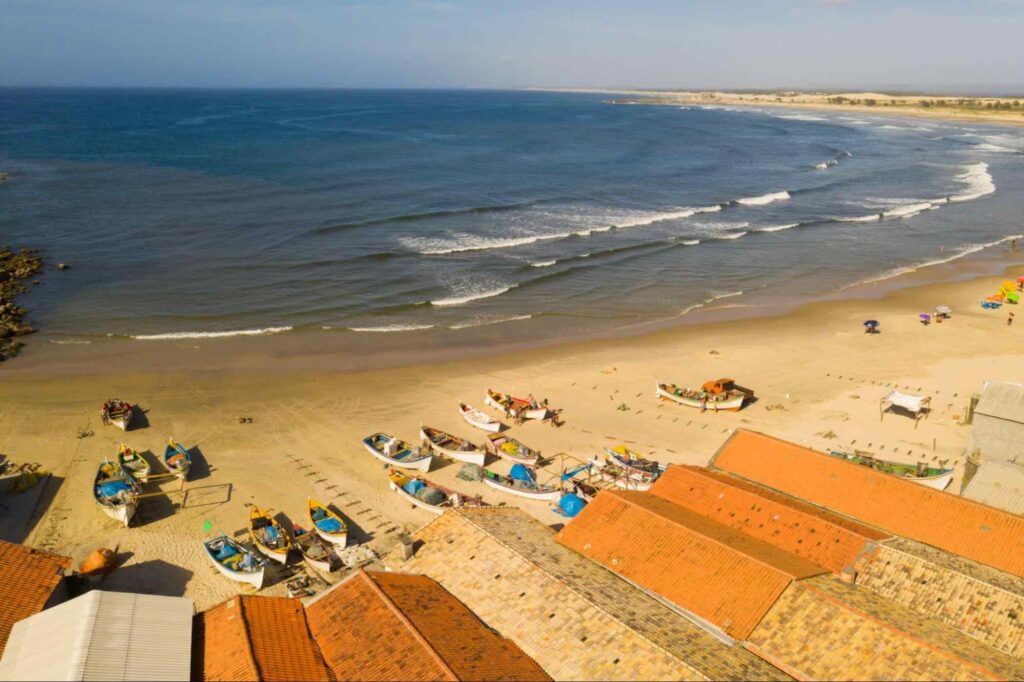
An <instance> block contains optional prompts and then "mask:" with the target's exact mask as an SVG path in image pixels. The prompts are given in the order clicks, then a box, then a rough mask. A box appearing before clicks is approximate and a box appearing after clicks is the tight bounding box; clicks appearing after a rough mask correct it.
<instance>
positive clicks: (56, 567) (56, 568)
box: [0, 540, 71, 654]
mask: <svg viewBox="0 0 1024 682" xmlns="http://www.w3.org/2000/svg"><path fill="white" fill-rule="evenodd" d="M70 564H71V559H70V558H68V557H65V556H60V555H58V554H50V553H49V552H43V551H40V550H38V549H33V548H32V547H26V546H24V545H16V544H14V543H11V542H4V541H3V540H0V607H2V608H0V654H3V652H4V644H5V643H6V642H7V637H8V635H9V634H10V632H11V628H12V627H14V624H15V623H17V622H18V621H19V620H22V619H24V618H28V617H29V616H31V615H32V614H34V613H39V612H40V611H42V610H43V607H44V606H45V605H46V602H47V601H49V599H50V596H51V595H52V594H53V591H54V589H56V588H57V585H59V584H60V581H61V580H63V577H64V569H65V568H67V567H68V566H69V565H70Z"/></svg>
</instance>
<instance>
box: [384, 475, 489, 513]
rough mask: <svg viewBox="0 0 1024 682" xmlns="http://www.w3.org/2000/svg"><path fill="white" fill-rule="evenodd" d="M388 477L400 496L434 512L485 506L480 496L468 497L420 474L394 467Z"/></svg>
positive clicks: (392, 487) (393, 488)
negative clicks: (410, 474) (407, 472)
mask: <svg viewBox="0 0 1024 682" xmlns="http://www.w3.org/2000/svg"><path fill="white" fill-rule="evenodd" d="M388 478H389V479H390V483H389V485H390V487H391V489H392V490H394V491H395V492H396V493H398V496H399V497H402V498H404V499H405V500H407V501H408V502H409V503H410V504H413V505H415V506H417V507H419V508H420V509H426V510H427V511H428V512H431V513H433V514H443V513H444V510H445V509H448V508H450V507H463V506H472V507H482V506H483V500H481V499H480V498H479V497H467V496H465V495H462V494H461V493H458V492H455V491H454V490H450V489H448V488H444V487H442V486H439V485H437V484H436V483H433V482H431V481H428V480H427V479H425V478H420V477H419V476H409V475H407V474H404V473H402V472H401V471H397V470H395V469H392V470H391V471H390V472H389V474H388Z"/></svg>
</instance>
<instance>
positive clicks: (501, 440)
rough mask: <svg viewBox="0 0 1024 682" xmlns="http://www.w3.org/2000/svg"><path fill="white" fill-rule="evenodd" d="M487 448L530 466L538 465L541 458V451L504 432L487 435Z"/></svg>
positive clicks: (503, 456)
mask: <svg viewBox="0 0 1024 682" xmlns="http://www.w3.org/2000/svg"><path fill="white" fill-rule="evenodd" d="M487 449H488V450H490V451H491V452H492V453H493V454H495V455H496V456H498V457H501V458H502V459H507V460H508V461H510V462H515V463H516V464H523V465H525V466H528V467H533V466H536V464H537V460H539V459H540V452H538V451H537V450H534V449H533V448H530V447H527V446H525V445H523V444H522V443H520V442H519V441H518V440H516V439H515V438H513V437H512V436H506V435H505V434H502V433H492V434H491V435H489V436H487Z"/></svg>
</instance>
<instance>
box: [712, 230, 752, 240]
mask: <svg viewBox="0 0 1024 682" xmlns="http://www.w3.org/2000/svg"><path fill="white" fill-rule="evenodd" d="M747 234H748V233H747V231H746V230H743V231H741V232H728V233H726V234H722V235H719V236H718V237H717V238H718V239H739V238H740V237H744V236H746V235H747Z"/></svg>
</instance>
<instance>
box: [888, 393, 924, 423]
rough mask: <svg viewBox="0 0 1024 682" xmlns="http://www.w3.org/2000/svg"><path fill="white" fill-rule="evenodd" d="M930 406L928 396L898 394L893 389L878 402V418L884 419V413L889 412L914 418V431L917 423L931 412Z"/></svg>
mask: <svg viewBox="0 0 1024 682" xmlns="http://www.w3.org/2000/svg"><path fill="white" fill-rule="evenodd" d="M931 405H932V399H931V397H930V396H926V395H912V394H910V393H900V392H899V391H897V390H895V389H894V390H892V391H889V394H888V395H887V396H885V397H884V398H882V399H881V400H880V401H878V409H879V415H880V417H879V418H880V419H882V418H884V417H885V413H886V412H889V411H893V412H897V411H901V412H904V413H905V414H908V415H910V416H912V417H913V418H914V428H915V429H916V428H917V423H918V422H919V421H921V419H923V418H924V417H927V416H928V413H929V412H930V411H931Z"/></svg>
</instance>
